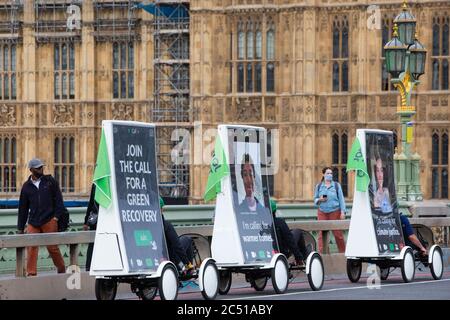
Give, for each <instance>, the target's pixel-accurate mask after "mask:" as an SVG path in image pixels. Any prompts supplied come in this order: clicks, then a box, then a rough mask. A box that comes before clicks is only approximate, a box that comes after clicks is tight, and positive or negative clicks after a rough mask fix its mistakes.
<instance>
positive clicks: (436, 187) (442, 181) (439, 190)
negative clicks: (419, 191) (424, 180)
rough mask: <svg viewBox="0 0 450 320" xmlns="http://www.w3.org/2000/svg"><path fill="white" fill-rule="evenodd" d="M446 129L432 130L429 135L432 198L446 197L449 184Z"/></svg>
mask: <svg viewBox="0 0 450 320" xmlns="http://www.w3.org/2000/svg"><path fill="white" fill-rule="evenodd" d="M448 153H449V142H448V130H446V129H437V130H434V132H433V134H432V136H431V172H432V174H431V195H432V198H441V199H448V197H449V194H448V184H449V176H448V172H449V161H448Z"/></svg>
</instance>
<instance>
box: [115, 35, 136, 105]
mask: <svg viewBox="0 0 450 320" xmlns="http://www.w3.org/2000/svg"><path fill="white" fill-rule="evenodd" d="M112 58H113V72H112V73H113V85H112V88H113V92H112V94H113V98H114V99H132V98H134V43H133V42H114V43H113V50H112Z"/></svg>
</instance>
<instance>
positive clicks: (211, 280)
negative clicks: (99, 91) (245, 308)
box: [90, 120, 218, 300]
mask: <svg viewBox="0 0 450 320" xmlns="http://www.w3.org/2000/svg"><path fill="white" fill-rule="evenodd" d="M102 127H103V133H104V138H105V142H106V149H107V151H105V152H107V153H108V160H109V172H110V179H109V182H110V190H111V204H110V205H109V206H108V207H107V208H105V207H103V206H100V207H99V208H100V211H99V215H98V222H97V229H96V233H95V241H94V251H93V257H92V264H91V269H90V275H92V276H96V277H97V279H96V284H95V293H96V297H97V299H99V300H100V299H101V300H112V299H114V298H115V295H116V291H117V284H118V283H119V282H125V283H129V284H131V289H132V291H133V292H134V293H136V294H137V295H138V296H139V297H140V298H141V299H144V300H151V299H153V298H154V297H155V295H156V289H157V288H158V292H159V295H160V297H161V299H163V300H174V299H176V297H177V295H178V287H179V281H180V280H179V277H180V275H179V274H178V270H177V268H176V267H175V265H174V264H173V263H172V262H171V261H170V260H169V258H170V257H169V254H168V247H167V242H166V238H165V234H164V225H163V220H162V214H161V208H160V202H159V191H158V172H157V160H156V128H155V125H154V124H149V123H142V122H134V121H111V120H107V121H103V122H102ZM97 191H98V187H97V190H96V192H97ZM190 277H191V278H198V281H199V287H200V290H201V292H202V295H203V297H204V298H205V299H214V298H215V297H216V295H217V292H218V270H217V267H216V266H215V264H214V260H212V259H211V258H206V259H205V260H203V261H202V264H201V266H200V269H199V271H198V273H196V274H193V275H192V276H190Z"/></svg>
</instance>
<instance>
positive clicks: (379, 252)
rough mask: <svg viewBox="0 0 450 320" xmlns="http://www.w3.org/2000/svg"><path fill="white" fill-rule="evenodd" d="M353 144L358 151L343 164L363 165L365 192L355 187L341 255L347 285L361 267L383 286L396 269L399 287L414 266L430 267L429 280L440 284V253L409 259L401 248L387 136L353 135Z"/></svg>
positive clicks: (383, 133)
mask: <svg viewBox="0 0 450 320" xmlns="http://www.w3.org/2000/svg"><path fill="white" fill-rule="evenodd" d="M356 139H358V140H359V144H360V146H361V149H360V150H359V151H358V152H355V154H354V155H353V152H352V155H350V156H354V157H355V158H354V159H349V163H351V162H353V161H358V160H357V159H361V157H362V158H363V159H364V160H365V164H366V166H365V167H366V168H367V174H368V176H369V185H368V187H367V190H365V191H358V190H357V183H355V192H354V195H353V209H352V216H351V221H350V229H349V232H348V238H347V247H346V250H345V256H346V257H347V276H348V278H349V280H350V281H351V282H357V281H358V280H359V278H360V276H361V271H362V263H363V262H366V263H372V264H376V265H377V266H378V267H379V268H380V273H379V276H380V278H381V280H386V279H387V278H388V276H389V274H390V272H391V270H393V269H395V268H400V269H401V273H402V278H403V281H404V282H410V281H412V280H413V279H414V275H415V268H416V262H417V264H418V265H420V264H422V265H424V266H426V267H430V269H431V273H432V275H433V277H434V279H440V278H441V277H442V273H443V259H442V250H441V248H439V246H437V245H432V246H431V248H429V251H428V254H427V255H426V256H420V255H419V256H415V255H414V252H413V249H412V248H411V247H410V246H407V245H406V244H405V239H404V235H403V230H402V223H401V218H400V213H399V210H398V201H397V194H396V190H395V187H396V183H395V176H396V175H395V172H394V142H393V133H392V132H391V131H383V130H371V129H358V130H357V131H356ZM355 146H357V145H355ZM352 151H353V148H352ZM358 173H360V174H361V170H358V171H357V172H356V174H355V179H357V178H358V177H357V176H356V175H357V174H358ZM355 182H356V180H355ZM363 189H364V188H363ZM416 232H417V231H416ZM430 245H431V244H430Z"/></svg>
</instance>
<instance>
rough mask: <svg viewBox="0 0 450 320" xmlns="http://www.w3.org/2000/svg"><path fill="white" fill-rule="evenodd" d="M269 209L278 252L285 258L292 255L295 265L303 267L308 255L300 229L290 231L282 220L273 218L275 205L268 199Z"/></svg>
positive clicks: (274, 202) (275, 209)
mask: <svg viewBox="0 0 450 320" xmlns="http://www.w3.org/2000/svg"><path fill="white" fill-rule="evenodd" d="M270 209H271V210H272V215H273V222H274V224H275V230H276V234H277V240H278V246H279V249H280V252H281V253H282V254H284V255H285V256H286V258H289V256H290V255H291V254H294V257H295V264H296V265H297V266H300V267H303V266H305V259H306V258H307V257H308V253H307V249H306V246H305V239H304V237H303V233H302V231H301V230H300V229H294V230H292V231H291V230H290V229H289V227H288V225H287V223H286V221H284V219H281V218H277V217H276V216H275V213H276V212H277V203H276V201H275V200H272V199H270Z"/></svg>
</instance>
